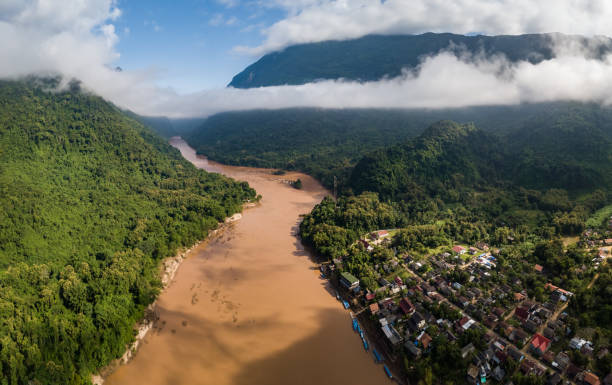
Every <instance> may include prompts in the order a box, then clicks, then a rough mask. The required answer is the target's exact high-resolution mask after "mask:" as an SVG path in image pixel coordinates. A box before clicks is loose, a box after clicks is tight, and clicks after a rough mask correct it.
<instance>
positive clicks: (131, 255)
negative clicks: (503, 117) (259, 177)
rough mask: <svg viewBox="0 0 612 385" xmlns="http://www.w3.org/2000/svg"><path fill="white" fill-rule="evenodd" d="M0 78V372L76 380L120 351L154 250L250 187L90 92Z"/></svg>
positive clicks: (145, 294) (14, 380) (2, 377)
mask: <svg viewBox="0 0 612 385" xmlns="http://www.w3.org/2000/svg"><path fill="white" fill-rule="evenodd" d="M56 84H57V80H56V79H50V80H39V79H31V80H29V81H23V82H10V81H2V82H0V207H1V209H0V384H3V385H4V384H60V383H61V384H86V383H89V377H90V375H91V373H92V372H95V371H96V370H97V369H98V368H100V367H101V366H103V365H105V364H107V363H108V362H109V361H110V360H112V359H114V358H117V357H119V356H120V355H121V354H123V352H124V350H125V348H126V345H127V344H128V343H130V342H131V341H132V340H133V338H134V331H133V325H134V323H135V322H136V321H137V320H139V319H140V318H142V317H143V312H144V309H145V308H146V307H147V305H149V304H150V303H151V302H152V301H153V299H154V297H155V296H156V294H157V293H158V291H159V288H160V282H159V276H158V275H159V274H158V272H159V262H160V260H161V259H162V258H164V257H167V256H171V255H174V254H175V252H176V251H177V249H178V248H180V247H183V246H189V245H191V244H193V243H194V242H195V241H196V240H199V239H202V238H203V237H205V236H206V234H207V232H208V231H209V230H211V229H214V228H215V227H216V226H217V223H218V222H219V221H222V220H223V219H224V218H225V217H227V216H228V215H231V214H233V213H235V212H238V211H240V210H241V207H242V204H243V202H245V201H246V200H249V199H254V198H255V191H254V190H252V189H251V188H250V187H249V186H248V185H247V184H246V183H237V182H234V181H232V180H230V179H228V178H225V177H223V176H220V175H217V174H208V173H206V172H204V171H201V170H198V169H196V168H195V167H194V166H193V165H191V164H190V163H189V162H187V161H185V160H184V159H183V158H182V157H181V156H180V154H179V152H178V151H176V150H175V149H173V148H171V147H170V146H169V145H168V144H167V143H166V142H165V141H164V140H162V139H161V138H159V137H158V136H156V135H154V134H152V133H151V132H149V131H148V129H147V128H145V127H144V126H143V125H142V124H140V123H138V122H136V121H135V120H133V119H132V118H129V117H127V116H126V115H124V114H123V113H122V112H121V111H119V110H118V109H117V108H116V107H114V106H112V105H111V104H109V103H107V102H105V101H104V100H102V99H101V98H99V97H96V96H91V95H87V94H85V93H81V92H79V91H78V84H77V83H72V84H71V90H70V91H64V92H58V91H54V92H46V91H44V89H45V88H47V87H51V88H53V87H54V86H55V85H56Z"/></svg>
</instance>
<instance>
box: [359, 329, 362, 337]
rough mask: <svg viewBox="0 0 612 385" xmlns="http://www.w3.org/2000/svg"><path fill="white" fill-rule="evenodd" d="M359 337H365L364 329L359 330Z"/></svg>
mask: <svg viewBox="0 0 612 385" xmlns="http://www.w3.org/2000/svg"><path fill="white" fill-rule="evenodd" d="M359 337H361V339H363V331H361V330H360V331H359Z"/></svg>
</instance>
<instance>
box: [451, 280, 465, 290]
mask: <svg viewBox="0 0 612 385" xmlns="http://www.w3.org/2000/svg"><path fill="white" fill-rule="evenodd" d="M462 287H463V285H461V284H460V283H459V282H453V289H455V290H460V289H461V288H462Z"/></svg>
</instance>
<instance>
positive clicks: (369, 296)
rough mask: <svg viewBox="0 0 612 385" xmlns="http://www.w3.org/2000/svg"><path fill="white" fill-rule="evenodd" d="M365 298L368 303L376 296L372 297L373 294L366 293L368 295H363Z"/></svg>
mask: <svg viewBox="0 0 612 385" xmlns="http://www.w3.org/2000/svg"><path fill="white" fill-rule="evenodd" d="M365 297H366V299H367V300H368V301H371V300H373V299H374V298H376V296H375V295H374V293H368V294H366V295H365Z"/></svg>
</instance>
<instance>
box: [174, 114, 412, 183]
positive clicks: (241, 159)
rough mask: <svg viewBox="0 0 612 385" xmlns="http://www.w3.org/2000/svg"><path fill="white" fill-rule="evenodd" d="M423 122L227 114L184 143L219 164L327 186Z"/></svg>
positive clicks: (398, 117)
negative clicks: (306, 177)
mask: <svg viewBox="0 0 612 385" xmlns="http://www.w3.org/2000/svg"><path fill="white" fill-rule="evenodd" d="M422 122H423V121H422V120H421V119H420V118H417V119H410V113H408V112H405V111H401V110H368V109H364V110H325V109H284V110H275V111H268V110H256V111H244V112H227V113H222V114H217V115H214V116H211V117H210V118H208V119H207V120H206V121H205V122H204V124H203V125H202V126H200V127H199V128H198V129H197V130H195V131H193V133H192V134H190V135H187V137H186V140H187V141H188V142H189V143H190V144H191V145H192V146H193V147H194V148H195V149H196V150H197V151H198V153H200V154H204V155H206V156H208V157H210V158H211V159H214V160H216V161H219V162H222V163H226V164H235V165H243V166H257V167H269V168H283V169H289V170H294V169H296V170H300V171H304V172H307V173H309V174H311V175H313V176H315V177H316V178H318V179H320V180H322V181H323V182H324V183H325V184H326V185H328V186H331V185H332V184H333V176H334V175H335V176H337V177H340V178H344V177H347V176H348V173H349V171H350V168H351V167H352V166H353V165H354V164H355V163H356V162H357V161H358V160H359V158H360V157H361V156H362V155H363V154H366V153H367V152H369V151H372V150H374V149H376V148H380V147H384V146H388V145H390V144H392V143H396V141H398V140H399V141H402V140H405V139H408V138H410V137H413V136H415V135H416V134H417V133H418V132H419V131H420V130H421V127H422V126H423V124H424V123H422Z"/></svg>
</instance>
